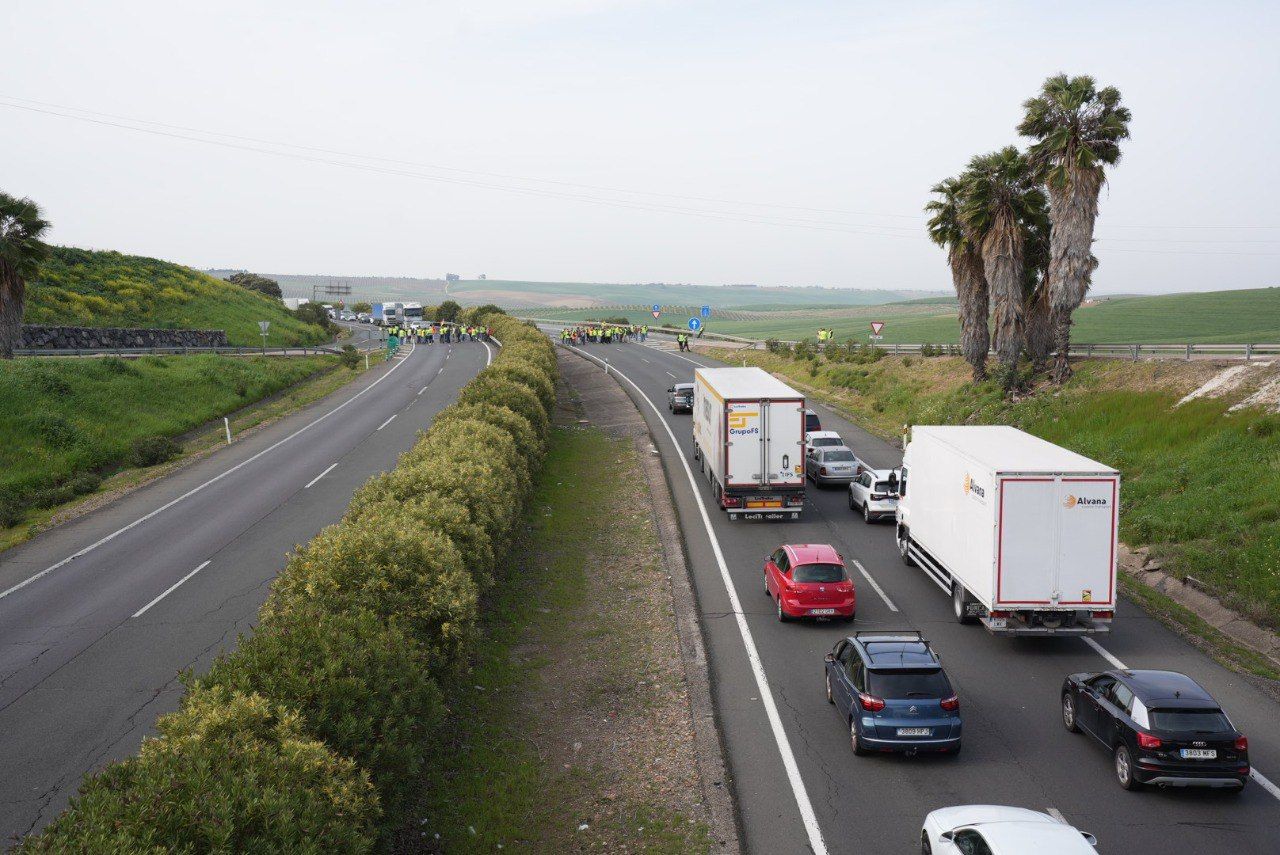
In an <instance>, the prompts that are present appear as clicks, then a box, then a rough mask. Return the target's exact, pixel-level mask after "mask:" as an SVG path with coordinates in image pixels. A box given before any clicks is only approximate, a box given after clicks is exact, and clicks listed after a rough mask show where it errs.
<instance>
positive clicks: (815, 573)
mask: <svg viewBox="0 0 1280 855" xmlns="http://www.w3.org/2000/svg"><path fill="white" fill-rule="evenodd" d="M791 578H792V580H793V581H795V582H843V581H844V580H845V573H844V568H843V567H841V566H840V565H839V564H801V565H800V566H799V567H796V568H794V569H793V570H792V571H791Z"/></svg>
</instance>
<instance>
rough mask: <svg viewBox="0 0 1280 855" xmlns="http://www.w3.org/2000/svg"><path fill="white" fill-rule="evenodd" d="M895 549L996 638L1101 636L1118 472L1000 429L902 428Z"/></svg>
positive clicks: (1109, 596)
mask: <svg viewBox="0 0 1280 855" xmlns="http://www.w3.org/2000/svg"><path fill="white" fill-rule="evenodd" d="M900 473H901V474H900V477H899V480H898V512H897V524H898V525H897V538H898V551H899V553H900V554H901V555H902V560H903V562H904V563H906V564H907V565H918V566H919V567H920V568H921V569H922V570H924V571H925V573H926V574H927V575H928V576H929V578H930V579H932V580H933V581H934V582H935V583H936V584H937V585H938V587H939V588H941V589H942V590H943V591H945V592H946V593H948V594H950V595H951V599H952V611H953V613H954V614H955V617H956V620H957V621H959V622H960V623H971V622H974V621H981V622H982V624H983V625H984V626H985V627H986V628H987V629H988V630H989V631H990V632H992V633H994V634H996V635H1087V634H1091V633H1096V632H1106V631H1107V630H1108V629H1109V628H1110V625H1111V619H1112V617H1113V616H1114V614H1115V607H1116V529H1117V524H1118V522H1119V516H1118V508H1119V503H1120V473H1119V472H1117V471H1116V470H1114V469H1112V468H1111V467H1109V466H1104V465H1103V464H1101V463H1098V462H1097V461H1094V460H1090V459H1089V458H1087V457H1084V456H1082V455H1079V454H1076V453H1075V452H1073V451H1068V450H1067V449H1065V448H1059V447H1058V446H1056V445H1053V444H1052V443H1049V442H1045V441H1044V440H1043V439H1040V438H1038V437H1035V436H1032V435H1031V434H1028V433H1023V432H1022V431H1020V430H1018V429H1016V428H1012V427H1004V426H961V427H925V426H916V427H913V428H912V429H911V439H910V442H909V443H908V444H907V447H906V451H905V452H904V453H903V458H902V468H901V470H900Z"/></svg>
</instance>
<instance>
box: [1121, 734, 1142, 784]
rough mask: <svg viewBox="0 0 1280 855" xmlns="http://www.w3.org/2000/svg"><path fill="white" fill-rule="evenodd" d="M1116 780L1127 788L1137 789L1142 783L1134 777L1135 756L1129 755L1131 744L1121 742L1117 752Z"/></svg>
mask: <svg viewBox="0 0 1280 855" xmlns="http://www.w3.org/2000/svg"><path fill="white" fill-rule="evenodd" d="M1115 770H1116V782H1117V783H1118V784H1119V785H1120V786H1121V787H1123V788H1124V789H1126V790H1136V789H1139V788H1140V787H1141V786H1142V785H1141V784H1139V783H1138V781H1137V779H1136V778H1134V777H1133V758H1132V757H1131V756H1129V746H1127V745H1125V744H1124V743H1123V742H1121V743H1120V744H1119V745H1117V746H1116V753H1115Z"/></svg>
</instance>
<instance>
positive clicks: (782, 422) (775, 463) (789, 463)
mask: <svg viewBox="0 0 1280 855" xmlns="http://www.w3.org/2000/svg"><path fill="white" fill-rule="evenodd" d="M765 419H766V421H765V428H766V430H765V449H764V454H765V471H764V483H765V484H767V485H769V486H772V487H796V486H801V485H803V484H804V401H770V402H768V403H767V405H766V409H765Z"/></svg>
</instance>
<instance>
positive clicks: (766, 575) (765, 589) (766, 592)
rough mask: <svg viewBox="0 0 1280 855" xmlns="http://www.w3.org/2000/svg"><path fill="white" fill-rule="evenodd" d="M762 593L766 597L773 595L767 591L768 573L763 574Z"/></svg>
mask: <svg viewBox="0 0 1280 855" xmlns="http://www.w3.org/2000/svg"><path fill="white" fill-rule="evenodd" d="M764 595H765V596H766V597H772V596H773V594H772V593H771V592H770V591H769V574H768V573H765V574H764Z"/></svg>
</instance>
